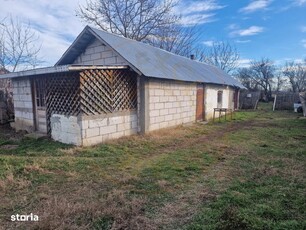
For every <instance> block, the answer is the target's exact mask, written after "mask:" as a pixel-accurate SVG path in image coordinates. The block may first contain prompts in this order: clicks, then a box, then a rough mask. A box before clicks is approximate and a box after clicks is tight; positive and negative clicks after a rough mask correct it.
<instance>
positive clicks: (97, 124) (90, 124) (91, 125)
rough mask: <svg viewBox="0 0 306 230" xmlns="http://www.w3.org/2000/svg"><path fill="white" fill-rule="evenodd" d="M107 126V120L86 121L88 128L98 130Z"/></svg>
mask: <svg viewBox="0 0 306 230" xmlns="http://www.w3.org/2000/svg"><path fill="white" fill-rule="evenodd" d="M104 126H107V118H102V119H96V120H88V127H89V128H98V127H104Z"/></svg>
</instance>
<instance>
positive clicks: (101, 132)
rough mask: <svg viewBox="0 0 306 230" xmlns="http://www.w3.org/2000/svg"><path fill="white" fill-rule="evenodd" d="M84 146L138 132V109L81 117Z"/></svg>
mask: <svg viewBox="0 0 306 230" xmlns="http://www.w3.org/2000/svg"><path fill="white" fill-rule="evenodd" d="M80 119H81V120H80V124H81V127H82V139H83V143H82V144H83V146H90V145H95V144H99V143H102V142H104V141H107V140H110V139H116V138H119V137H122V136H129V135H132V134H136V133H137V131H138V121H137V120H138V119H137V111H124V112H117V113H113V114H105V115H98V116H83V117H81V118H80Z"/></svg>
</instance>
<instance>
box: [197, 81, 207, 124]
mask: <svg viewBox="0 0 306 230" xmlns="http://www.w3.org/2000/svg"><path fill="white" fill-rule="evenodd" d="M204 119H205V117H204V85H203V84H198V85H197V103H196V121H202V120H204Z"/></svg>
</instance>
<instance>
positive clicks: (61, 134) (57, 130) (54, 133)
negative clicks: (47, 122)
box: [51, 114, 82, 146]
mask: <svg viewBox="0 0 306 230" xmlns="http://www.w3.org/2000/svg"><path fill="white" fill-rule="evenodd" d="M79 123H80V122H79V119H78V117H76V116H65V115H61V114H53V115H52V117H51V137H52V138H53V139H54V140H56V141H59V142H62V143H65V144H73V145H78V146H80V145H82V135H81V132H82V131H81V126H80V124H79Z"/></svg>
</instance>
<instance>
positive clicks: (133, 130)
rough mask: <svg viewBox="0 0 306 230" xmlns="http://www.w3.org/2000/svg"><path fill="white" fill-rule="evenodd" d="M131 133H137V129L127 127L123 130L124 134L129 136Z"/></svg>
mask: <svg viewBox="0 0 306 230" xmlns="http://www.w3.org/2000/svg"><path fill="white" fill-rule="evenodd" d="M133 134H137V129H128V130H125V131H124V136H130V135H133Z"/></svg>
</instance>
